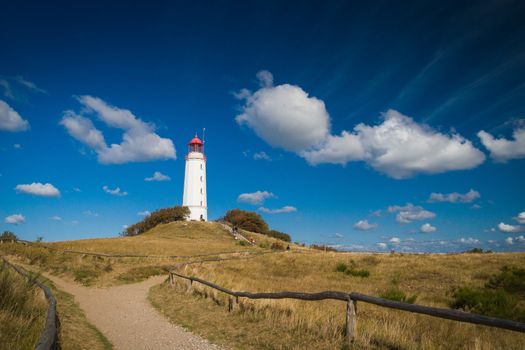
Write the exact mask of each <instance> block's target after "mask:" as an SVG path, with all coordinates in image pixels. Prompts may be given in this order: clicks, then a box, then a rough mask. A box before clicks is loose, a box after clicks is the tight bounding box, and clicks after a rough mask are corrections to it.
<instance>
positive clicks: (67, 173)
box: [0, 1, 525, 251]
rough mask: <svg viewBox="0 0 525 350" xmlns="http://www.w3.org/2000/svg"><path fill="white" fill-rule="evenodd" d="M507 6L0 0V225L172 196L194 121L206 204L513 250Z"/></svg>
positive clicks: (361, 244)
mask: <svg viewBox="0 0 525 350" xmlns="http://www.w3.org/2000/svg"><path fill="white" fill-rule="evenodd" d="M524 15H525V5H524V4H523V2H519V1H506V2H501V1H483V2H477V3H476V2H457V1H451V2H443V1H428V2H419V3H414V4H408V3H405V4H399V3H394V2H389V1H385V2H381V1H373V2H367V3H363V2H354V3H352V2H348V1H344V2H337V1H332V2H329V4H327V3H326V2H304V1H302V2H286V3H285V4H283V3H282V2H271V1H265V2H262V1H261V2H250V3H247V2H242V3H236V2H228V1H221V2H213V3H208V4H207V3H206V2H198V1H196V2H178V3H176V2H167V1H166V2H160V1H159V2H156V3H155V4H152V3H146V2H144V3H138V2H137V3H136V4H126V5H122V4H120V5H119V4H108V3H106V2H96V1H94V2H88V3H86V2H82V3H75V2H62V3H60V2H53V1H52V2H46V3H42V2H31V1H23V2H17V4H16V5H15V4H14V3H10V4H4V5H3V7H2V11H1V14H0V42H1V43H2V45H1V47H2V50H1V55H0V174H1V176H0V198H1V202H0V219H1V222H0V230H12V231H14V232H16V233H17V234H18V235H19V236H20V237H22V238H25V239H30V240H32V239H35V238H36V237H37V236H43V237H44V238H45V239H46V240H50V241H53V240H65V239H80V238H88V237H107V236H115V235H118V233H119V232H121V231H122V229H123V226H124V225H127V224H131V223H134V222H136V221H138V220H140V219H141V215H140V214H139V213H142V214H144V212H146V211H153V210H155V209H157V208H162V207H167V206H172V205H178V204H181V202H182V189H183V176H184V154H185V153H186V151H187V146H186V145H187V142H188V141H189V140H190V139H191V138H192V137H193V136H194V134H195V132H199V133H201V131H202V128H206V155H207V159H208V163H207V171H208V174H207V175H208V206H209V218H211V219H213V218H218V217H220V216H222V215H223V214H224V212H225V211H226V210H228V209H231V208H235V207H240V208H242V209H247V210H254V211H258V212H259V213H260V214H261V215H262V216H263V217H264V218H265V219H266V220H267V221H268V222H269V223H270V225H271V226H272V227H273V228H275V229H278V230H282V231H285V232H289V233H290V234H292V236H293V238H294V240H297V241H301V242H307V243H328V244H332V245H337V246H339V247H342V248H343V249H351V250H379V251H388V250H390V249H396V250H401V251H462V250H465V249H469V248H471V247H474V246H476V247H483V248H487V249H495V250H501V251H506V250H511V251H522V250H525V238H524V237H523V235H525V213H524V212H525V203H524V200H523V198H525V186H523V179H524V178H525V159H524V158H525V103H524V102H523V101H525V41H524V40H523V38H524V37H525V24H524V23H523V20H522V19H523V16H524ZM155 172H159V173H160V174H158V175H157V176H154V174H155ZM146 178H153V179H151V180H152V181H146V180H145V179H146ZM155 180H162V181H155ZM48 184H49V185H48ZM117 189H118V190H117ZM242 194H244V196H241V195H242ZM520 214H521V215H520Z"/></svg>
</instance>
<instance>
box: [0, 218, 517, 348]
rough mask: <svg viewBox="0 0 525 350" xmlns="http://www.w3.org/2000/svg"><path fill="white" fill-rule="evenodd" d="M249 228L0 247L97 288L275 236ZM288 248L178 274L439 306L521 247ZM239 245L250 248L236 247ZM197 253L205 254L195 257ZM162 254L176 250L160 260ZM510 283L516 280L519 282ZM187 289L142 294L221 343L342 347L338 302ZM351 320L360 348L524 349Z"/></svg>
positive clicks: (434, 328) (425, 324) (385, 316)
mask: <svg viewBox="0 0 525 350" xmlns="http://www.w3.org/2000/svg"><path fill="white" fill-rule="evenodd" d="M249 235H250V236H251V237H252V238H254V239H255V240H256V245H255V246H245V245H243V244H241V243H240V242H239V241H236V240H234V239H233V238H232V237H231V235H230V234H229V233H228V232H227V231H226V230H225V229H224V228H222V226H220V225H219V224H217V223H200V222H191V223H186V222H174V223H170V224H165V225H159V226H157V227H156V228H154V229H153V230H151V231H149V232H147V233H145V234H143V235H139V236H135V237H119V238H109V239H90V240H80V241H65V242H56V243H51V244H47V245H49V246H50V247H52V248H54V249H46V248H43V247H39V246H35V245H30V246H24V245H21V244H7V243H6V244H2V245H0V251H1V252H3V254H8V255H10V257H11V258H12V259H15V260H18V261H20V262H26V263H29V264H32V265H33V266H34V267H35V268H39V269H45V270H48V271H50V272H51V273H55V274H61V275H63V276H65V277H66V278H67V277H69V278H72V279H75V280H77V281H78V282H80V283H84V284H86V285H98V286H100V285H113V284H119V283H130V282H134V281H138V280H141V279H143V278H146V277H148V276H151V275H155V274H165V273H166V270H167V269H171V268H174V267H176V266H177V264H180V263H183V262H189V261H199V260H202V259H208V258H216V257H222V258H226V257H229V258H231V257H242V256H243V254H244V255H246V254H250V253H262V252H268V249H265V248H266V247H268V246H270V245H271V243H273V242H274V241H275V239H273V238H267V237H265V236H262V235H259V234H249ZM283 244H284V245H285V246H286V245H287V243H283ZM291 247H292V250H291V252H283V253H278V254H266V255H259V256H255V257H253V258H251V259H244V260H227V261H222V262H216V261H215V262H209V263H202V264H200V263H199V264H193V265H189V266H187V267H184V268H183V273H184V274H186V275H194V276H197V277H201V278H203V279H206V280H209V281H212V282H215V283H217V284H219V285H222V286H225V287H227V288H230V289H234V290H246V291H251V292H262V291H282V290H295V291H310V292H314V291H323V290H340V291H347V292H350V291H356V292H361V293H365V294H369V295H374V296H388V297H390V298H402V297H403V296H405V299H411V298H412V299H415V302H416V303H418V304H423V305H428V306H437V307H445V308H446V307H449V306H450V304H451V303H452V301H453V300H454V292H455V291H456V290H457V288H459V287H465V286H467V287H472V288H478V287H479V288H482V287H483V286H484V285H485V284H487V282H488V281H489V280H491V276H494V275H496V274H498V273H499V271H500V270H501V268H502V267H503V266H515V267H517V268H525V254H523V253H505V254H500V253H497V254H496V253H493V254H373V253H333V252H326V253H325V252H321V251H317V250H311V249H307V248H302V247H298V246H295V245H291ZM64 249H69V250H75V251H84V252H98V253H117V254H141V255H154V256H156V257H155V258H110V257H97V256H90V255H83V254H77V253H65V252H63V250H64ZM246 251H247V252H249V253H239V252H246ZM234 252H237V253H234ZM202 254H211V255H210V256H207V257H198V256H197V255H202ZM168 255H169V256H174V255H177V256H183V257H178V258H168V257H166V256H168ZM252 255H256V254H252ZM191 256H193V257H191ZM519 278H521V277H519V276H518V279H519ZM515 282H516V281H513V283H514V284H516V283H515ZM517 283H518V285H520V284H519V283H520V282H519V280H518V282H517ZM523 283H525V281H523ZM185 286H186V285H185V284H182V285H180V286H179V287H175V288H173V287H170V286H168V285H161V286H157V287H154V288H153V289H152V290H151V291H150V300H151V302H152V303H153V304H154V306H156V307H157V308H158V309H160V310H161V311H162V312H163V313H164V314H165V315H167V316H168V317H170V318H171V319H172V320H174V321H175V322H176V323H179V324H182V325H184V326H186V327H188V328H190V329H191V330H193V331H194V332H196V333H199V334H201V335H203V336H205V337H207V338H209V339H210V340H212V341H214V342H217V343H219V344H224V345H228V346H229V347H232V348H237V349H340V348H341V347H342V345H343V344H344V341H343V333H342V329H343V326H344V308H345V305H344V303H342V302H335V301H321V302H304V301H294V300H255V301H250V300H242V299H241V308H240V310H239V311H237V312H234V313H229V312H227V311H226V305H227V300H226V298H225V296H224V295H222V294H221V293H218V292H217V291H211V290H209V289H207V288H204V287H198V285H196V286H195V293H193V294H188V293H186V287H185ZM520 288H521V287H520ZM520 293H521V292H520ZM523 293H524V294H525V291H523ZM523 300H524V299H523V298H521V299H519V305H518V306H520V307H525V302H524V301H523ZM357 327H358V336H357V340H356V344H355V347H356V348H363V349H368V348H374V349H421V348H427V349H523V348H525V335H523V334H519V333H516V332H511V331H503V330H497V329H493V328H489V327H484V326H474V325H470V324H462V323H460V322H454V321H447V320H442V319H435V318H432V317H429V316H423V315H415V314H410V313H407V312H402V311H394V310H389V309H385V308H380V307H377V306H373V305H367V304H364V303H359V304H358V326H357Z"/></svg>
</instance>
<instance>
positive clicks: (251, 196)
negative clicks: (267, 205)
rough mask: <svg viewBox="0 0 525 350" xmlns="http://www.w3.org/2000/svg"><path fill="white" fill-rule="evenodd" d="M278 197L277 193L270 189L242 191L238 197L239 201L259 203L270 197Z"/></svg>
mask: <svg viewBox="0 0 525 350" xmlns="http://www.w3.org/2000/svg"><path fill="white" fill-rule="evenodd" d="M276 197H277V196H276V195H274V194H273V193H271V192H268V191H257V192H253V193H241V194H240V195H239V197H237V201H238V202H242V203H250V204H253V205H257V204H262V203H263V202H264V201H265V200H266V199H268V198H276Z"/></svg>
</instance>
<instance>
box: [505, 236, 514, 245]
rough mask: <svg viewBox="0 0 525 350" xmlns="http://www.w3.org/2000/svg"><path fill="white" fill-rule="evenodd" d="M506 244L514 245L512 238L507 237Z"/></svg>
mask: <svg viewBox="0 0 525 350" xmlns="http://www.w3.org/2000/svg"><path fill="white" fill-rule="evenodd" d="M505 243H507V244H509V245H512V244H514V242H513V239H512V237H507V238H505Z"/></svg>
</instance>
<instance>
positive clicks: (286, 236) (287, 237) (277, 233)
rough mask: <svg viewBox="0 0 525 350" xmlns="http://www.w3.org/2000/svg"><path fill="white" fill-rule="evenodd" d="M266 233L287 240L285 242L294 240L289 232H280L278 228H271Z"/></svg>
mask: <svg viewBox="0 0 525 350" xmlns="http://www.w3.org/2000/svg"><path fill="white" fill-rule="evenodd" d="M265 235H267V236H270V237H273V238H277V239H280V240H281V241H285V242H291V241H292V237H290V235H289V234H287V233H284V232H280V231H276V230H270V231H268V232H266V233H265Z"/></svg>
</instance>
